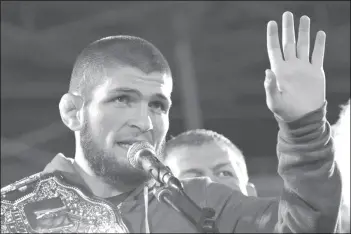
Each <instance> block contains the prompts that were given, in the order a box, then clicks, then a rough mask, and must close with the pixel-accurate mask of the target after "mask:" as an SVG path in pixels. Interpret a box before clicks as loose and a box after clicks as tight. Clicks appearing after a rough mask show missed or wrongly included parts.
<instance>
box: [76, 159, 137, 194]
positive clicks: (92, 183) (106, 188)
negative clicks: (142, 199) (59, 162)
mask: <svg viewBox="0 0 351 234" xmlns="http://www.w3.org/2000/svg"><path fill="white" fill-rule="evenodd" d="M77 156H78V155H76V157H75V160H74V163H73V165H74V167H75V169H76V171H77V173H78V174H79V175H80V177H81V178H82V180H83V181H84V183H85V184H86V185H87V187H88V188H89V189H90V191H91V192H92V193H93V194H94V195H95V196H97V197H101V198H108V197H113V196H117V195H120V194H122V193H125V192H128V191H130V189H128V188H123V187H121V188H119V187H118V186H115V187H114V186H111V185H110V184H108V183H106V181H104V179H103V178H101V177H98V176H97V175H95V173H94V172H93V170H92V169H91V168H90V166H89V165H88V162H87V161H86V160H85V158H84V157H79V156H78V157H77ZM117 187H118V188H117Z"/></svg>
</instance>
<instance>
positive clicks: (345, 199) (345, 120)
mask: <svg viewBox="0 0 351 234" xmlns="http://www.w3.org/2000/svg"><path fill="white" fill-rule="evenodd" d="M333 138H334V142H335V161H336V163H337V165H338V166H339V168H340V172H341V179H342V202H341V207H340V225H341V226H340V230H339V231H340V232H341V233H350V99H349V101H348V102H347V103H346V104H345V105H342V106H341V111H340V115H339V119H338V121H337V122H336V123H335V124H334V125H333Z"/></svg>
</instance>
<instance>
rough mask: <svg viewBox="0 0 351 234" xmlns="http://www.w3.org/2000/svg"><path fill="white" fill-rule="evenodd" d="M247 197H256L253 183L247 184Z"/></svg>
mask: <svg viewBox="0 0 351 234" xmlns="http://www.w3.org/2000/svg"><path fill="white" fill-rule="evenodd" d="M246 190H247V195H248V196H252V197H257V191H256V188H255V185H254V184H253V183H250V182H248V183H247V185H246Z"/></svg>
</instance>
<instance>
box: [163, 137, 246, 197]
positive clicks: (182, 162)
mask: <svg viewBox="0 0 351 234" xmlns="http://www.w3.org/2000/svg"><path fill="white" fill-rule="evenodd" d="M235 154H241V152H240V151H238V152H235V151H233V150H231V149H229V148H228V147H226V146H221V147H220V146H219V145H217V144H216V143H206V144H204V145H201V146H190V147H177V148H175V149H172V150H170V152H168V153H167V157H166V160H165V164H166V165H167V166H169V167H170V168H171V170H172V172H173V174H174V175H175V176H176V177H178V178H180V179H184V178H192V177H201V176H206V177H209V178H211V180H212V181H215V182H218V183H222V184H225V185H227V186H229V187H231V188H233V189H235V190H239V191H242V192H243V193H244V194H245V195H247V190H246V184H247V181H246V180H244V179H243V176H242V172H241V171H240V169H239V165H238V164H237V161H236V160H238V156H237V155H235Z"/></svg>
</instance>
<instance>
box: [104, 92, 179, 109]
mask: <svg viewBox="0 0 351 234" xmlns="http://www.w3.org/2000/svg"><path fill="white" fill-rule="evenodd" d="M118 92H124V93H134V94H137V95H138V96H142V94H141V92H140V91H139V90H137V89H131V88H126V87H120V88H115V89H111V90H109V91H107V93H108V94H116V93H118ZM153 96H155V97H157V98H159V99H162V100H165V101H167V102H168V103H169V105H170V106H171V105H172V100H171V98H169V97H166V96H165V95H163V94H161V93H156V94H154V95H153Z"/></svg>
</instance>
